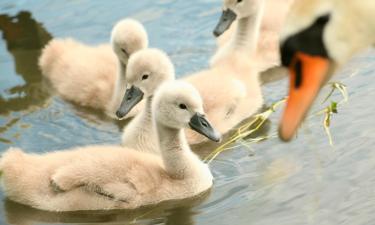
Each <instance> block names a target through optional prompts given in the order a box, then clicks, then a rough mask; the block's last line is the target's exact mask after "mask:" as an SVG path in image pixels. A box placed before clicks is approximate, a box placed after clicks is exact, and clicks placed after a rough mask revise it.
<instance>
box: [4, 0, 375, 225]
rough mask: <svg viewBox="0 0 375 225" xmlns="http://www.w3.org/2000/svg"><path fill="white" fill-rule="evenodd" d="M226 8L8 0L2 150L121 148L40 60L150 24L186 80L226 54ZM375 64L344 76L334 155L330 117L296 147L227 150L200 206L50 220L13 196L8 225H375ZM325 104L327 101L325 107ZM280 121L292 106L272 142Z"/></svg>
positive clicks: (204, 3)
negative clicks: (71, 43)
mask: <svg viewBox="0 0 375 225" xmlns="http://www.w3.org/2000/svg"><path fill="white" fill-rule="evenodd" d="M220 5H221V1H220V0H191V1H181V0H139V1H116V0H111V1H89V0H77V1H48V0H37V1H32V2H31V1H26V0H17V1H13V0H2V1H1V2H0V35H2V39H1V40H0V151H1V152H3V151H5V150H6V149H7V148H8V147H10V146H17V147H20V148H23V149H24V150H25V151H27V152H46V151H51V150H56V149H65V148H69V147H74V146H83V145H87V144H96V143H119V141H120V133H121V127H122V124H119V123H117V122H116V121H113V120H110V119H107V118H106V117H105V116H103V115H101V114H98V113H92V112H90V111H89V110H87V109H82V108H79V107H76V106H74V105H72V104H70V103H67V102H65V101H63V100H62V99H61V98H59V97H57V96H55V95H54V94H53V92H52V91H51V90H50V88H49V87H48V85H47V84H46V82H45V81H43V79H42V77H41V75H40V73H39V70H38V67H37V64H36V62H37V58H38V56H39V53H40V49H41V48H42V47H43V46H44V45H45V44H46V43H47V42H48V40H50V39H51V38H53V37H73V38H75V39H78V40H80V41H83V42H85V43H88V44H98V43H103V42H108V40H109V32H110V30H111V27H112V26H113V24H114V23H115V22H116V21H118V20H119V19H121V18H123V17H133V18H136V19H138V20H140V21H141V22H142V23H144V25H145V27H146V29H147V31H148V33H149V36H150V45H151V46H153V47H158V48H162V49H163V50H165V51H166V52H167V53H168V54H169V55H170V56H171V57H172V60H173V63H174V64H175V66H176V72H177V74H178V76H182V75H183V74H189V73H191V72H194V71H198V70H200V69H202V68H205V67H206V66H207V62H208V59H209V57H210V56H211V55H212V54H213V53H214V51H215V46H216V45H215V40H214V38H213V36H212V29H213V28H214V26H215V24H216V22H217V19H218V17H219V12H220V10H221V9H220V8H221V7H220ZM374 59H375V52H374V51H370V50H369V51H367V52H364V53H362V54H361V55H359V56H357V57H356V58H354V59H353V60H352V61H351V62H350V63H349V64H348V65H347V66H346V67H345V68H344V69H343V70H341V72H340V73H339V74H338V75H337V76H336V77H334V79H335V80H340V81H341V82H342V83H344V84H346V85H347V88H348V92H349V102H348V103H346V104H344V105H342V106H339V109H338V111H339V113H338V114H335V115H333V118H332V124H331V133H332V136H333V141H334V146H333V147H331V146H330V144H329V141H328V139H327V135H326V134H325V131H324V129H323V126H322V121H323V116H315V117H312V118H311V119H309V120H308V121H307V122H306V123H305V125H304V126H303V127H302V129H301V130H300V131H299V134H298V137H297V138H296V139H295V140H293V141H292V142H291V143H288V144H285V143H282V142H281V141H279V140H278V139H277V138H269V139H267V140H265V141H262V142H260V143H256V144H251V145H250V146H243V147H238V148H235V149H232V150H230V151H226V152H224V153H223V154H221V155H220V156H219V157H218V158H217V159H216V160H214V161H213V162H212V163H211V164H210V167H211V169H212V171H213V174H214V176H215V184H214V187H213V189H212V190H211V191H210V193H206V194H205V195H204V196H200V197H199V198H196V199H192V200H189V201H185V202H183V203H168V204H163V205H160V206H158V207H154V208H151V209H142V210H139V211H134V212H126V211H110V212H95V213H93V212H76V213H50V212H44V211H40V210H35V209H32V208H29V207H27V206H23V205H19V204H16V203H14V202H11V201H9V200H6V199H5V198H4V196H3V195H1V197H2V199H3V201H2V203H0V223H1V224H64V223H69V224H78V223H81V224H91V223H99V224H107V223H108V224H120V223H121V224H124V223H129V224H258V225H259V224H276V223H277V224H285V225H290V224H373V221H374V220H375V214H374V213H373V212H374V211H375V189H374V186H375V176H374V174H373V171H375V152H372V150H373V148H374V147H373V146H374V144H375V120H374V116H373V114H374V113H375V104H373V100H374V99H375V85H373V84H372V81H373V80H372V79H373V77H372V73H374V72H375V71H374V66H375V63H374V62H375V61H374ZM286 87H287V80H286V79H283V80H280V81H275V82H271V83H269V84H267V85H264V86H263V91H264V98H265V101H266V105H270V104H271V103H273V102H275V101H277V100H279V99H281V98H283V97H284V96H285V94H286ZM324 91H325V92H326V93H327V92H328V91H329V88H325V90H324ZM322 95H323V96H324V93H323V94H322ZM333 98H334V99H338V100H340V98H341V97H340V95H339V94H334V96H333ZM325 105H327V103H326V104H323V105H321V104H319V103H317V104H316V106H315V109H314V110H313V111H316V110H319V109H322V108H323V107H324V106H325ZM279 117H280V110H278V111H277V112H276V113H274V114H273V115H272V116H271V118H270V121H269V123H268V127H267V128H266V129H263V130H262V132H263V133H262V135H265V134H269V135H271V136H272V134H273V133H274V132H275V130H276V129H277V123H278V119H279ZM198 152H199V149H198Z"/></svg>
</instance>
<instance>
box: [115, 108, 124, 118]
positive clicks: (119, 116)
mask: <svg viewBox="0 0 375 225" xmlns="http://www.w3.org/2000/svg"><path fill="white" fill-rule="evenodd" d="M116 116H117V118H118V119H122V118H123V117H124V116H125V113H124V112H122V111H121V110H117V111H116Z"/></svg>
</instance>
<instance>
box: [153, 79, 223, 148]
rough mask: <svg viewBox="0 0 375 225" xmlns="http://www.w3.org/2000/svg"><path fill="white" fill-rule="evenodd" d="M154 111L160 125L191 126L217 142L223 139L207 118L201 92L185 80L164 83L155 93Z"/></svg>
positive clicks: (180, 127)
mask: <svg viewBox="0 0 375 225" xmlns="http://www.w3.org/2000/svg"><path fill="white" fill-rule="evenodd" d="M152 112H153V115H154V118H155V121H156V122H157V124H159V125H163V126H165V127H168V128H172V129H182V128H190V129H193V130H195V131H196V132H198V133H200V134H202V135H204V136H206V137H207V138H209V139H211V140H213V141H216V142H218V141H220V139H221V135H220V133H219V132H217V131H216V130H215V129H214V128H213V127H212V126H211V124H210V123H209V121H208V120H207V119H206V118H205V113H204V110H203V102H202V98H201V96H200V94H199V92H198V91H197V89H195V88H194V87H193V86H192V85H191V84H189V83H186V82H184V81H170V82H165V83H164V84H162V85H161V86H160V88H159V89H158V90H157V91H156V93H155V96H154V100H153V104H152Z"/></svg>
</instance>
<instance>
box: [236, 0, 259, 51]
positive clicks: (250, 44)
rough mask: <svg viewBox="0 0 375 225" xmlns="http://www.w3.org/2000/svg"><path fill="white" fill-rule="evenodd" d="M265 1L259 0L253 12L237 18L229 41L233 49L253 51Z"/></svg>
mask: <svg viewBox="0 0 375 225" xmlns="http://www.w3.org/2000/svg"><path fill="white" fill-rule="evenodd" d="M264 7H265V3H264V1H261V2H260V3H259V8H258V9H257V10H255V12H254V14H252V15H249V16H247V17H244V18H241V19H239V20H238V25H237V30H236V33H235V34H234V36H233V38H232V40H231V42H230V43H229V44H230V45H231V46H230V47H231V48H232V49H233V50H240V51H243V50H246V51H247V52H251V53H255V51H256V46H257V42H258V37H259V31H260V25H261V21H262V17H263V11H264Z"/></svg>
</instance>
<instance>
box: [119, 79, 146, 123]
mask: <svg viewBox="0 0 375 225" xmlns="http://www.w3.org/2000/svg"><path fill="white" fill-rule="evenodd" d="M143 95H144V94H143V92H142V91H141V89H139V88H137V87H136V86H134V85H133V86H131V87H130V88H129V89H127V90H126V92H125V95H124V98H123V99H122V101H121V105H120V108H119V109H118V110H117V112H116V116H117V118H119V119H122V118H123V117H125V116H126V115H127V114H128V113H129V112H130V110H131V109H132V108H133V107H134V106H136V105H137V104H138V102H140V101H141V100H142V99H143Z"/></svg>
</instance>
